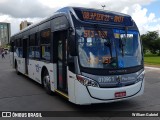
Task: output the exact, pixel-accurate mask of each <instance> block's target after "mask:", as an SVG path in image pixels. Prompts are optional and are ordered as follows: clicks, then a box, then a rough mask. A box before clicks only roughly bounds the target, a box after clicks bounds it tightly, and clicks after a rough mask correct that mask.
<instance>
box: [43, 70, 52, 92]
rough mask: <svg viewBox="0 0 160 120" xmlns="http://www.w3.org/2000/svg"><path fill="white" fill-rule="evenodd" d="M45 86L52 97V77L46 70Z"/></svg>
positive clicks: (44, 76)
mask: <svg viewBox="0 0 160 120" xmlns="http://www.w3.org/2000/svg"><path fill="white" fill-rule="evenodd" d="M43 86H44V88H45V90H46V92H47V94H49V95H51V94H52V91H51V84H50V77H49V74H48V72H47V71H46V70H45V71H44V74H43Z"/></svg>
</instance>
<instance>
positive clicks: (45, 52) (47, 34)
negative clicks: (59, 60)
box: [40, 28, 51, 61]
mask: <svg viewBox="0 0 160 120" xmlns="http://www.w3.org/2000/svg"><path fill="white" fill-rule="evenodd" d="M40 39H41V59H42V60H47V61H50V60H51V56H50V54H51V48H50V43H51V29H50V28H49V29H46V30H42V31H41V32H40Z"/></svg>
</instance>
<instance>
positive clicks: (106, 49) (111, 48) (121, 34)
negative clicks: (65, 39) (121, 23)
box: [76, 27, 142, 69]
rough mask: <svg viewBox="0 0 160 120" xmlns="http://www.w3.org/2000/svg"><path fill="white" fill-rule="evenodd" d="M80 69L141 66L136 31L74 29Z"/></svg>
mask: <svg viewBox="0 0 160 120" xmlns="http://www.w3.org/2000/svg"><path fill="white" fill-rule="evenodd" d="M76 34H77V35H76V36H77V39H78V51H79V61H80V64H81V66H82V67H87V68H106V69H118V68H124V67H132V66H137V65H140V64H141V61H142V55H141V47H140V42H139V35H138V32H136V31H130V32H129V31H128V33H127V34H126V33H125V31H123V30H113V29H100V30H99V29H95V28H87V27H81V28H77V29H76ZM126 35H127V36H126Z"/></svg>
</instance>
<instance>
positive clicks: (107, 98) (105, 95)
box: [75, 79, 144, 104]
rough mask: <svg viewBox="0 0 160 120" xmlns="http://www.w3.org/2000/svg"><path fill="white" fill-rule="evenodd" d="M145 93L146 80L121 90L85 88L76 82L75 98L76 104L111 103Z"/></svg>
mask: <svg viewBox="0 0 160 120" xmlns="http://www.w3.org/2000/svg"><path fill="white" fill-rule="evenodd" d="M143 91H144V79H143V81H139V82H138V83H136V84H133V85H130V86H125V87H119V88H97V87H91V86H88V87H86V86H84V85H82V84H81V83H79V82H78V81H75V98H76V101H75V103H76V104H94V103H109V102H116V101H121V100H126V99H130V98H132V97H135V96H139V95H142V94H143ZM119 92H125V93H126V94H125V96H123V97H116V96H115V94H116V93H119Z"/></svg>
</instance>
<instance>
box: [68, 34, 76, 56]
mask: <svg viewBox="0 0 160 120" xmlns="http://www.w3.org/2000/svg"><path fill="white" fill-rule="evenodd" d="M68 46H69V54H70V55H71V56H76V55H77V52H76V41H75V37H74V35H70V36H69V39H68Z"/></svg>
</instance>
